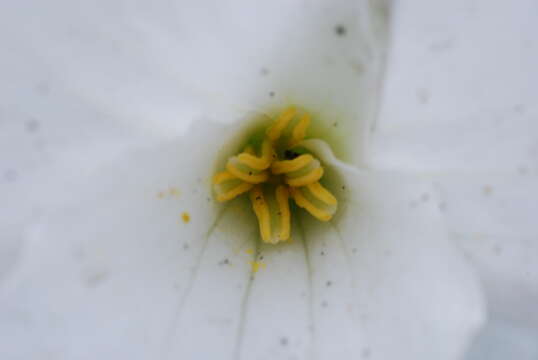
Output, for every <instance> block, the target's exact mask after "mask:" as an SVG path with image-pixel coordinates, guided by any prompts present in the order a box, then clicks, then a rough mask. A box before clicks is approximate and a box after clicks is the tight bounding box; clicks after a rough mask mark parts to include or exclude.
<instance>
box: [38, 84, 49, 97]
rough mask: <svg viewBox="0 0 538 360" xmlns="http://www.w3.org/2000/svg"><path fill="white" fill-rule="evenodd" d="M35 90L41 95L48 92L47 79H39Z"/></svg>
mask: <svg viewBox="0 0 538 360" xmlns="http://www.w3.org/2000/svg"><path fill="white" fill-rule="evenodd" d="M35 90H36V92H37V93H38V94H39V95H41V96H46V95H48V94H49V93H50V85H49V83H48V82H47V81H40V82H39V83H37V84H36V86H35Z"/></svg>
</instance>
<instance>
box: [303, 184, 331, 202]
mask: <svg viewBox="0 0 538 360" xmlns="http://www.w3.org/2000/svg"><path fill="white" fill-rule="evenodd" d="M306 187H307V188H308V190H310V192H311V193H312V195H314V196H315V197H316V198H318V199H319V200H321V201H323V202H324V203H326V204H328V205H336V204H337V203H338V201H337V200H336V198H335V197H334V196H333V194H331V193H330V192H329V190H327V189H325V188H324V187H323V186H322V185H321V184H320V183H319V182H315V183H312V184H308V185H306Z"/></svg>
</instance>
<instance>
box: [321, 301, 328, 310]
mask: <svg viewBox="0 0 538 360" xmlns="http://www.w3.org/2000/svg"><path fill="white" fill-rule="evenodd" d="M328 305H329V304H327V301H322V302H321V307H324V308H326V307H327V306H328Z"/></svg>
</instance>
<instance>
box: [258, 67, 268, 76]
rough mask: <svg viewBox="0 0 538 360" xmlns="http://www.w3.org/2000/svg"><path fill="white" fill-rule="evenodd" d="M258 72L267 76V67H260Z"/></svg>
mask: <svg viewBox="0 0 538 360" xmlns="http://www.w3.org/2000/svg"><path fill="white" fill-rule="evenodd" d="M260 74H261V75H262V76H267V75H269V69H267V68H261V69H260Z"/></svg>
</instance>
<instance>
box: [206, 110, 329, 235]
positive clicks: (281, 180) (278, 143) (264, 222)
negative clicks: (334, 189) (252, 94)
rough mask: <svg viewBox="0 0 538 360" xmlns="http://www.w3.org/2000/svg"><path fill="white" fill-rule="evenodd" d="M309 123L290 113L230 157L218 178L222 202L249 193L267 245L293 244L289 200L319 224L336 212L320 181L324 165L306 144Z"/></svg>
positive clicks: (215, 180)
mask: <svg viewBox="0 0 538 360" xmlns="http://www.w3.org/2000/svg"><path fill="white" fill-rule="evenodd" d="M310 120H311V118H310V115H309V114H308V113H305V112H303V113H301V114H298V112H297V110H296V109H295V108H294V107H290V108H288V109H286V110H285V111H284V112H282V113H281V114H280V115H279V116H278V118H277V119H276V120H275V122H274V123H273V124H272V125H271V126H269V128H268V129H267V130H266V131H265V134H264V136H263V140H262V141H261V142H259V143H258V144H256V145H254V144H250V145H247V146H246V147H245V149H243V152H241V153H239V154H237V155H235V156H232V157H230V158H229V159H228V161H227V163H226V170H224V171H222V172H219V173H217V174H215V176H214V177H213V187H214V190H215V193H216V198H217V201H219V202H225V201H229V200H232V199H234V198H236V197H237V196H240V195H242V194H244V193H247V192H248V193H249V194H248V195H249V198H250V201H251V203H252V208H253V210H254V213H255V214H256V217H257V219H258V223H259V228H260V236H261V239H262V240H263V241H264V242H266V243H272V244H276V243H278V242H281V241H286V240H289V238H290V233H291V213H290V205H289V200H290V197H291V198H292V199H293V201H295V203H296V204H297V206H299V207H301V208H303V209H305V210H306V211H308V212H309V213H310V214H311V215H312V216H314V217H315V218H317V219H318V220H320V221H329V220H330V219H331V218H332V216H333V215H334V213H335V212H336V208H337V204H338V202H337V200H336V198H335V197H334V196H333V195H332V194H331V192H330V191H329V190H327V189H326V188H325V187H323V185H321V183H320V180H321V178H322V177H323V172H324V170H323V167H322V165H321V163H320V161H319V160H318V159H316V158H315V156H313V155H312V154H310V153H308V151H307V150H306V149H305V148H304V147H302V146H301V142H302V141H303V140H304V139H305V137H306V133H307V130H308V127H309V125H310Z"/></svg>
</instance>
